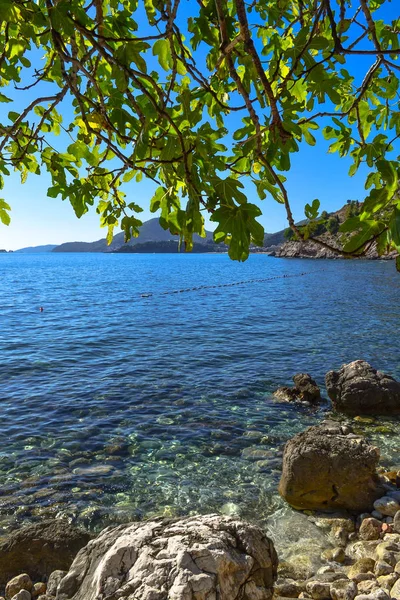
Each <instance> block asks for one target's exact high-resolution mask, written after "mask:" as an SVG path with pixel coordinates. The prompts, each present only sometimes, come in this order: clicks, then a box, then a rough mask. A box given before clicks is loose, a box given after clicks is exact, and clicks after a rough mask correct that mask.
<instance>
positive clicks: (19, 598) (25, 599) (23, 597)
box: [12, 590, 32, 600]
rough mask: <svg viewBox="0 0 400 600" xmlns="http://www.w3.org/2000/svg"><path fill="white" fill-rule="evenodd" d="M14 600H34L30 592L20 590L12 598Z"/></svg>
mask: <svg viewBox="0 0 400 600" xmlns="http://www.w3.org/2000/svg"><path fill="white" fill-rule="evenodd" d="M12 600H32V596H31V594H30V592H28V590H20V591H19V592H18V594H15V596H13V597H12Z"/></svg>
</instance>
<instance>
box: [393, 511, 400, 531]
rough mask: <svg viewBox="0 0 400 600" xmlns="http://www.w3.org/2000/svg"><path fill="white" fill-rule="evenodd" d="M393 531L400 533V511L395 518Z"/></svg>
mask: <svg viewBox="0 0 400 600" xmlns="http://www.w3.org/2000/svg"><path fill="white" fill-rule="evenodd" d="M393 531H395V532H396V533H400V511H397V513H396V514H395V515H394V517H393Z"/></svg>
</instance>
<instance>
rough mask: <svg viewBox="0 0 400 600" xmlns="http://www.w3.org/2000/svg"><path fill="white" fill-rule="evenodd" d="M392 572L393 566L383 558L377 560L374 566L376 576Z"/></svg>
mask: <svg viewBox="0 0 400 600" xmlns="http://www.w3.org/2000/svg"><path fill="white" fill-rule="evenodd" d="M390 573H393V566H392V565H390V564H389V563H387V562H385V561H384V560H377V561H376V563H375V567H374V574H375V576H376V577H380V576H381V575H389V574H390Z"/></svg>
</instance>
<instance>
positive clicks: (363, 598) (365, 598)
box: [355, 589, 389, 600]
mask: <svg viewBox="0 0 400 600" xmlns="http://www.w3.org/2000/svg"><path fill="white" fill-rule="evenodd" d="M355 600H389V596H388V595H387V593H386V592H385V591H384V590H381V589H377V590H374V591H373V592H371V593H370V594H360V595H359V596H356V599H355Z"/></svg>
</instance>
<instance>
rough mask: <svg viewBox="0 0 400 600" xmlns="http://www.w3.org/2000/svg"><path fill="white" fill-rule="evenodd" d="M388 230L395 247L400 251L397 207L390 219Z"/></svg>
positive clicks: (399, 219) (399, 225)
mask: <svg viewBox="0 0 400 600" xmlns="http://www.w3.org/2000/svg"><path fill="white" fill-rule="evenodd" d="M389 231H390V234H391V237H392V242H393V243H394V245H395V246H396V249H397V250H398V251H400V210H399V209H398V208H397V207H396V208H395V209H394V211H393V215H392V218H391V219H390V222H389Z"/></svg>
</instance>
